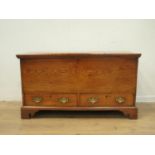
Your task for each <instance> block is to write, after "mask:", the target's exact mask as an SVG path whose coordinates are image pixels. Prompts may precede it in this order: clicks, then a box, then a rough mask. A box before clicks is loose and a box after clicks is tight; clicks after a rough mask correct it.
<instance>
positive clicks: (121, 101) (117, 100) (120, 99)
mask: <svg viewBox="0 0 155 155" xmlns="http://www.w3.org/2000/svg"><path fill="white" fill-rule="evenodd" d="M116 102H117V103H119V104H122V103H125V97H121V96H118V97H116Z"/></svg>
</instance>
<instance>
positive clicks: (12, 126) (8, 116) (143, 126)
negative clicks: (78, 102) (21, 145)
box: [0, 102, 155, 135]
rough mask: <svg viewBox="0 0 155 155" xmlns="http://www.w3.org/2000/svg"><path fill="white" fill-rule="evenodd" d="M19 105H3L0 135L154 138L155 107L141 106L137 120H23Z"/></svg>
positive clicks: (63, 116) (78, 116)
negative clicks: (84, 135)
mask: <svg viewBox="0 0 155 155" xmlns="http://www.w3.org/2000/svg"><path fill="white" fill-rule="evenodd" d="M20 106H21V103H20V102H0V134H1V135H11V134H13V135H18V134H20V135H21V134H26V135H27V134H30V135H33V134H35V135H36V134H37V135H42V134H43V135H44V134H52V135H53V134H54V135H81V134H82V135H83V134H86V135H106V134H108V135H120V134H121V135H122V134H123V135H124V134H125V135H132V134H133V135H137V134H138V135H139V134H142V135H144V134H145V135H151V134H153V135H154V134H155V103H154V104H153V103H152V104H151V103H145V104H144V103H139V104H137V107H138V110H139V117H138V119H137V120H131V119H128V118H125V117H124V116H123V115H122V114H121V113H118V112H54V111H47V112H39V113H38V114H37V115H36V117H35V118H32V119H21V118H20Z"/></svg>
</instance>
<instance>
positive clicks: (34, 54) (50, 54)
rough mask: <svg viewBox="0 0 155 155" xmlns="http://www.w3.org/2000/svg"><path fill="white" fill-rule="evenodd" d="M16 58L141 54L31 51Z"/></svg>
mask: <svg viewBox="0 0 155 155" xmlns="http://www.w3.org/2000/svg"><path fill="white" fill-rule="evenodd" d="M16 56H17V58H20V59H29V58H31V59H32V58H54V57H56V58H61V57H63V58H64V57H66V58H68V57H74V58H75V57H114V56H115V57H135V58H138V57H140V56H141V54H140V53H137V52H136V53H135V52H134V53H133V52H128V51H120V52H116V51H108V52H106V51H96V52H93V51H92V52H48V53H47V52H31V53H22V54H17V55H16Z"/></svg>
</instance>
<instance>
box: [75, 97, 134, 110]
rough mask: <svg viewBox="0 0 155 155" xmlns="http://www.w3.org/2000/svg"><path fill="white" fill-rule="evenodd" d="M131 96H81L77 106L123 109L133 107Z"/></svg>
mask: <svg viewBox="0 0 155 155" xmlns="http://www.w3.org/2000/svg"><path fill="white" fill-rule="evenodd" d="M133 105H134V97H133V95H132V94H81V95H80V101H79V103H78V106H81V107H91V106H93V107H119V106H120V107H123V106H133Z"/></svg>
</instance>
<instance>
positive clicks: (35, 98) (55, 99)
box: [24, 93, 77, 107]
mask: <svg viewBox="0 0 155 155" xmlns="http://www.w3.org/2000/svg"><path fill="white" fill-rule="evenodd" d="M24 103H25V105H26V106H54V107H74V106H76V105H77V96H76V94H40V93H38V94H37V93H36V94H26V95H25V102H24Z"/></svg>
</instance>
